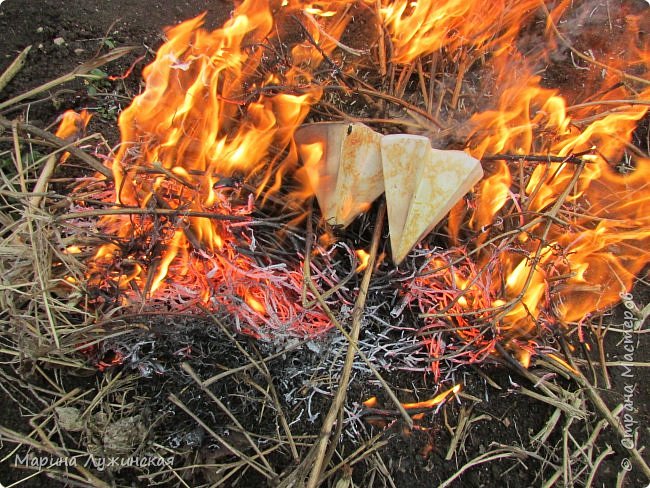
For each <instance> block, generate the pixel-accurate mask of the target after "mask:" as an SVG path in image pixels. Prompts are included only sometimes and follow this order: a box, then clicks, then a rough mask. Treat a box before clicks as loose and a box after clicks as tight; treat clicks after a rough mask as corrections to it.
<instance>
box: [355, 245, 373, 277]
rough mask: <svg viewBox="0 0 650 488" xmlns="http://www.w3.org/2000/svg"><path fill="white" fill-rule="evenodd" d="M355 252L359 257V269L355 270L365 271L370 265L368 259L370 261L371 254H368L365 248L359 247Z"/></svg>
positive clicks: (358, 271)
mask: <svg viewBox="0 0 650 488" xmlns="http://www.w3.org/2000/svg"><path fill="white" fill-rule="evenodd" d="M354 253H355V254H356V255H357V258H358V259H359V266H357V269H356V270H355V271H356V272H357V273H360V272H361V271H363V270H364V269H366V268H367V267H368V261H370V254H368V253H367V252H366V251H364V250H363V249H359V250H357V251H355V252H354Z"/></svg>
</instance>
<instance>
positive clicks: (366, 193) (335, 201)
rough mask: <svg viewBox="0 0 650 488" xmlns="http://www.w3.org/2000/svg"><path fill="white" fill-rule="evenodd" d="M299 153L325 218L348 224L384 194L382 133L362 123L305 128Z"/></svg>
mask: <svg viewBox="0 0 650 488" xmlns="http://www.w3.org/2000/svg"><path fill="white" fill-rule="evenodd" d="M295 140H296V142H297V144H298V152H299V153H300V157H301V158H302V161H303V163H304V166H305V170H306V172H307V176H308V178H309V183H310V184H311V187H312V189H313V191H314V194H315V195H316V198H317V200H318V204H319V206H320V209H321V212H322V214H323V217H324V218H325V220H327V221H328V222H329V223H330V224H334V225H341V226H343V227H347V226H348V225H349V224H350V223H351V222H352V221H353V220H354V218H355V217H356V216H357V215H359V214H361V213H363V212H365V211H366V210H368V208H370V205H371V204H372V202H373V201H374V200H375V199H376V198H377V197H378V196H379V195H381V194H382V193H383V191H384V180H383V176H382V170H381V154H380V141H381V134H379V133H377V132H375V131H373V130H372V129H370V127H367V126H365V125H363V124H359V123H344V122H325V123H318V124H309V125H305V126H303V127H301V128H300V129H299V130H298V131H296V134H295Z"/></svg>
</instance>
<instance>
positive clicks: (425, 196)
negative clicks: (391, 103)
mask: <svg viewBox="0 0 650 488" xmlns="http://www.w3.org/2000/svg"><path fill="white" fill-rule="evenodd" d="M295 139H296V142H297V144H298V152H299V153H300V156H301V158H302V160H303V163H304V166H305V170H306V172H307V175H308V178H309V183H310V185H311V187H312V189H313V191H314V194H315V195H316V198H317V199H318V204H319V205H320V208H321V212H322V214H323V217H324V218H325V220H327V221H328V222H329V223H331V224H336V225H342V226H343V227H346V226H348V225H349V224H350V223H351V222H352V220H354V218H355V217H356V216H357V215H359V214H360V213H362V212H364V211H366V210H367V209H368V208H369V207H370V204H371V203H372V202H373V201H374V200H375V199H376V198H377V197H378V196H379V195H381V193H382V192H384V190H385V192H386V205H387V209H388V225H389V227H390V240H391V248H392V254H393V262H394V263H395V264H399V263H401V262H402V261H403V260H404V258H405V257H406V255H407V254H408V253H409V251H410V250H411V249H413V247H414V246H415V245H416V244H417V243H418V242H420V240H421V239H422V238H423V237H424V236H426V235H427V234H428V233H429V232H431V230H432V229H433V228H434V227H435V226H436V224H438V223H439V222H440V221H441V220H442V219H443V218H444V217H445V215H447V213H448V212H449V211H450V210H451V208H452V207H453V206H454V205H455V204H456V202H457V201H458V200H460V199H461V198H462V197H463V195H465V194H466V193H467V192H468V191H469V190H470V189H471V187H472V186H474V185H475V184H476V183H477V182H478V181H479V180H480V179H481V177H482V176H483V169H482V168H481V165H480V163H479V161H477V160H476V159H474V158H472V157H471V156H469V155H468V154H466V153H464V152H462V151H441V150H437V149H433V148H432V147H431V143H430V141H429V139H427V138H426V137H422V136H414V135H405V134H396V135H389V136H381V135H380V134H378V133H377V132H375V131H373V130H372V129H370V128H369V127H367V126H365V125H363V124H359V123H339V122H332V123H329V122H328V123H319V124H309V125H305V126H303V127H301V128H300V129H299V130H298V131H297V132H296V135H295Z"/></svg>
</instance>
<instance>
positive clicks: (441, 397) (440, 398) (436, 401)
mask: <svg viewBox="0 0 650 488" xmlns="http://www.w3.org/2000/svg"><path fill="white" fill-rule="evenodd" d="M460 389H461V385H460V384H458V385H455V386H454V387H453V388H450V389H449V390H445V391H443V392H442V393H439V394H438V395H436V396H434V397H433V398H431V399H429V400H425V401H423V402H415V403H402V406H403V407H404V408H405V409H406V410H413V409H416V408H432V407H435V406H437V405H440V404H441V403H443V402H444V401H445V400H446V399H447V397H448V396H450V395H455V394H457V393H458V392H459V391H460Z"/></svg>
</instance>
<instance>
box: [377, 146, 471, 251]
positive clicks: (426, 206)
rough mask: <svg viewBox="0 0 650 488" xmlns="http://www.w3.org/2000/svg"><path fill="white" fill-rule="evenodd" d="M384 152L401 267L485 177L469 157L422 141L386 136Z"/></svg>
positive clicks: (388, 198) (393, 234)
mask: <svg viewBox="0 0 650 488" xmlns="http://www.w3.org/2000/svg"><path fill="white" fill-rule="evenodd" d="M381 150H382V161H383V166H384V185H385V188H386V204H387V207H388V225H389V228H390V237H391V248H392V255H393V262H394V263H395V264H399V263H401V262H402V261H403V260H404V258H405V257H406V255H407V254H408V253H409V251H410V250H411V249H413V247H415V246H416V245H417V244H418V243H419V242H420V241H421V240H422V238H424V237H425V236H426V235H427V234H428V233H429V232H431V231H432V230H433V228H434V227H435V226H436V225H437V224H438V223H439V222H440V221H441V220H442V219H443V218H444V217H445V216H446V215H447V213H449V211H450V210H451V208H452V207H453V206H454V205H455V204H456V202H458V200H460V199H461V198H462V197H463V196H464V195H465V194H466V193H467V192H468V191H469V190H470V189H471V188H472V187H473V186H474V185H475V184H476V183H477V182H478V181H479V180H480V179H481V178H482V177H483V168H482V167H481V163H480V162H479V161H478V160H476V159H474V158H473V157H471V156H470V155H469V154H467V153H465V152H463V151H441V150H438V149H433V148H432V147H431V145H430V143H429V140H428V139H427V138H426V137H421V136H411V135H399V134H398V135H391V136H385V137H383V138H382V141H381ZM406 202H408V204H406Z"/></svg>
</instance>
